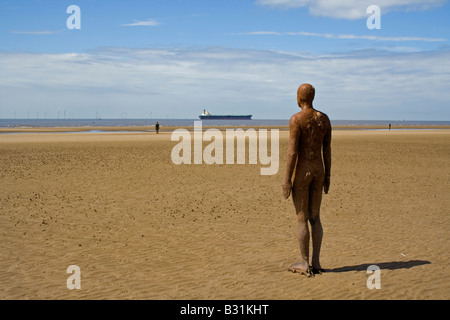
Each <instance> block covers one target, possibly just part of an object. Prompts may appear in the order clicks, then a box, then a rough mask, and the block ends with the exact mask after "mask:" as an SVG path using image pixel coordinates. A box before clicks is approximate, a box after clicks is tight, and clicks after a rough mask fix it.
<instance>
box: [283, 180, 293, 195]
mask: <svg viewBox="0 0 450 320" xmlns="http://www.w3.org/2000/svg"><path fill="white" fill-rule="evenodd" d="M282 187H283V196H284V198H285V199H287V198H289V196H290V195H291V191H292V183H291V182H286V183H285V184H283V185H282Z"/></svg>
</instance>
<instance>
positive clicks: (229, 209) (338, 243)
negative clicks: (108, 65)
mask: <svg viewBox="0 0 450 320" xmlns="http://www.w3.org/2000/svg"><path fill="white" fill-rule="evenodd" d="M91 129H92V128H91ZM91 129H90V130H91ZM147 129H148V128H147ZM72 131H73V130H72ZM287 138H288V132H287V131H280V170H279V172H278V174H277V175H273V176H261V175H260V168H261V165H259V164H258V165H249V164H246V165H225V164H224V165H206V164H202V165H180V166H177V165H174V164H173V163H172V161H171V157H170V154H171V150H172V148H173V147H174V145H176V143H177V142H171V141H170V131H168V130H167V128H166V131H165V132H162V133H161V134H159V135H156V134H154V133H139V132H136V133H51V134H19V135H5V134H3V135H0V160H1V169H0V179H1V181H2V183H1V184H0V240H1V241H0V271H1V272H0V299H270V300H272V299H273V300H280V299H283V300H290V299H445V300H447V299H449V298H450V287H449V283H450V270H449V268H448V264H449V257H448V252H449V230H450V219H449V209H448V208H449V207H450V196H449V193H448V190H449V181H450V170H449V168H450V130H393V131H387V130H384V131H373V130H358V131H355V130H335V131H334V133H333V142H332V150H333V167H332V178H331V188H330V193H329V194H328V195H324V197H323V204H322V222H323V226H324V240H323V247H322V258H321V262H322V267H323V268H325V269H326V270H327V271H328V272H327V273H325V274H322V275H317V276H315V277H314V278H306V277H304V276H301V275H298V274H293V273H290V272H288V271H287V269H288V268H289V266H290V265H291V264H292V263H294V262H297V261H298V256H299V249H298V244H297V240H296V225H295V213H294V209H293V205H292V201H291V199H289V200H284V199H283V197H282V192H281V183H282V180H283V177H284V168H285V160H286V148H287ZM70 265H77V266H79V267H80V269H81V289H80V290H68V289H67V286H66V280H67V278H68V277H69V276H70V275H69V274H67V273H66V269H67V267H68V266H70ZM370 265H378V266H379V267H380V268H381V289H380V290H369V289H368V288H367V285H366V282H367V279H368V277H369V275H368V274H367V273H366V270H367V268H368V267H369V266H370Z"/></svg>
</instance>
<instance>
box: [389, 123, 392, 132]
mask: <svg viewBox="0 0 450 320" xmlns="http://www.w3.org/2000/svg"><path fill="white" fill-rule="evenodd" d="M391 126H392V125H391V124H390V123H389V131H391Z"/></svg>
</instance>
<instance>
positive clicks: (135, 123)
mask: <svg viewBox="0 0 450 320" xmlns="http://www.w3.org/2000/svg"><path fill="white" fill-rule="evenodd" d="M156 121H158V122H159V124H160V125H161V129H162V128H163V127H164V126H170V127H172V126H176V127H190V126H193V125H194V121H200V120H199V119H104V120H93V119H68V120H57V119H47V120H44V119H0V128H14V127H50V128H51V127H144V126H151V127H153V126H154V124H155V123H156ZM389 123H391V124H392V125H393V126H411V125H450V121H389V120H331V124H332V125H334V126H342V125H358V126H364V125H378V126H388V125H389ZM202 125H203V127H223V126H255V127H256V126H288V125H289V119H284V120H280V119H278V120H270V119H254V120H203V122H202Z"/></svg>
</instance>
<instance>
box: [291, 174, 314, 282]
mask: <svg viewBox="0 0 450 320" xmlns="http://www.w3.org/2000/svg"><path fill="white" fill-rule="evenodd" d="M292 198H293V201H294V206H295V210H296V213H297V238H298V243H299V247H300V254H301V261H300V262H298V263H295V264H294V265H292V266H291V267H290V268H289V270H290V271H292V272H297V273H301V274H304V275H307V276H310V275H311V272H310V266H309V238H310V233H309V227H308V218H309V217H308V215H309V210H308V203H309V181H307V180H303V179H302V181H296V183H295V184H294V188H293V190H292Z"/></svg>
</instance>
